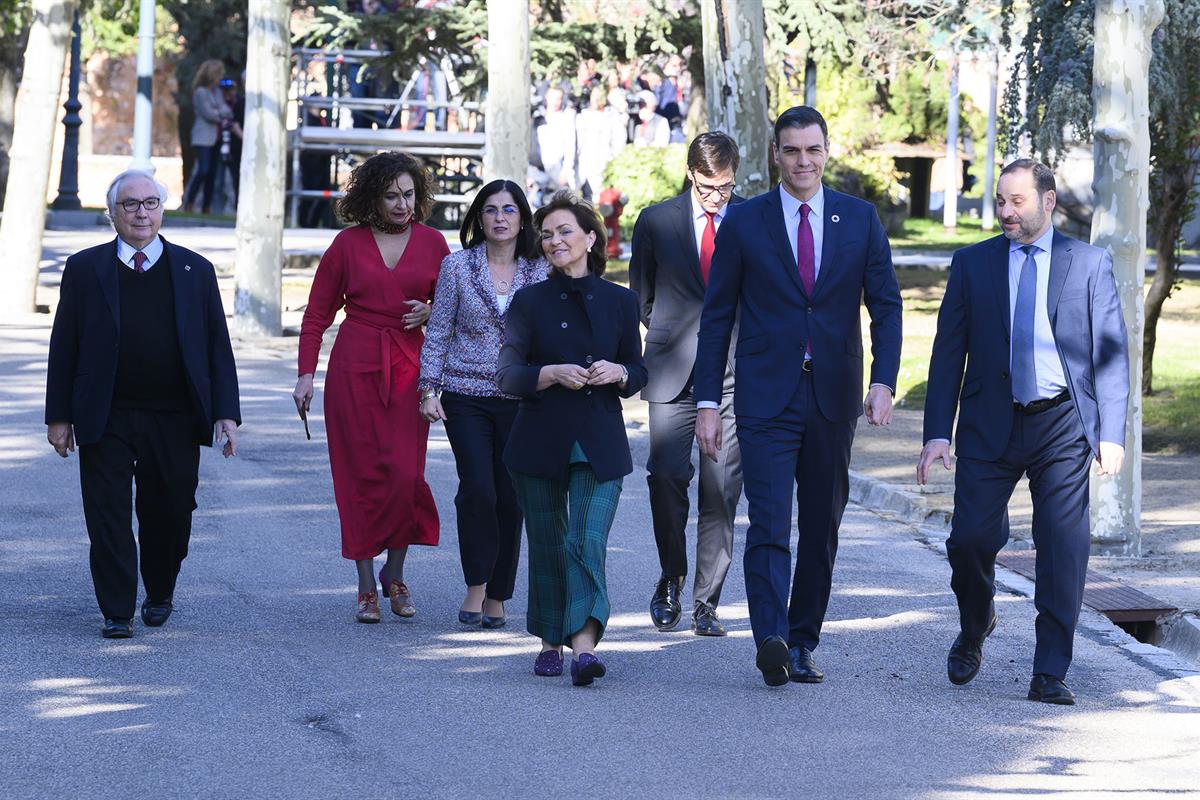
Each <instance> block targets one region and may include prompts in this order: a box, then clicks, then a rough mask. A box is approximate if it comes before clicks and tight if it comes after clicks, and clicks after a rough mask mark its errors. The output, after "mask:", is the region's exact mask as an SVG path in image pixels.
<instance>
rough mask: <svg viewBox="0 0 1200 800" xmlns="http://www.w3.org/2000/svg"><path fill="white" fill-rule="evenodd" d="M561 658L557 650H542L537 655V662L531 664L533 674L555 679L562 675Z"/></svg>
mask: <svg viewBox="0 0 1200 800" xmlns="http://www.w3.org/2000/svg"><path fill="white" fill-rule="evenodd" d="M562 667H563V657H562V653H560V652H558V651H557V650H543V651H542V652H541V653H538V657H537V661H534V662H533V674H534V675H540V676H542V677H543V678H555V677H558V676H559V675H562Z"/></svg>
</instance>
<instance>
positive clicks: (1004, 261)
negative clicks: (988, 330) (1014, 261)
mask: <svg viewBox="0 0 1200 800" xmlns="http://www.w3.org/2000/svg"><path fill="white" fill-rule="evenodd" d="M1008 248H1009V241H1008V238H1007V237H1004V236H998V237H996V249H995V252H994V253H993V254H992V258H991V264H990V266H989V271H990V272H991V273H992V297H994V298H997V299H998V300H999V304H998V306H997V309H998V310H999V312H1000V319H1001V320H1002V321H1003V323H1004V341H1005V342H1006V343H1007V342H1009V341H1010V340H1011V338H1012V312H1011V311H1010V308H1011V306H1010V301H1009V298H1008Z"/></svg>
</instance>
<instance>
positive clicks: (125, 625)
mask: <svg viewBox="0 0 1200 800" xmlns="http://www.w3.org/2000/svg"><path fill="white" fill-rule="evenodd" d="M100 635H101V636H103V637H104V638H105V639H128V638H130V637H131V636H133V620H131V619H109V618H107V617H106V618H105V619H104V627H103V628H101V629H100Z"/></svg>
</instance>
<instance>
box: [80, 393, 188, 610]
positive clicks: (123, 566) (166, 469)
mask: <svg viewBox="0 0 1200 800" xmlns="http://www.w3.org/2000/svg"><path fill="white" fill-rule="evenodd" d="M199 469H200V447H199V446H198V445H197V444H196V421H195V417H194V416H193V415H192V414H190V413H173V412H163V411H137V410H127V409H116V408H114V409H113V411H112V413H111V414H110V415H109V418H108V427H107V428H106V429H105V431H104V435H103V436H102V437H101V438H100V441H98V442H96V443H95V444H88V445H83V446H81V447H80V448H79V483H80V488H81V490H82V494H83V516H84V519H85V520H86V522H87V531H88V539H90V540H91V556H90V560H91V566H92V583H93V584H94V585H95V588H96V600H97V602H99V604H100V611H101V612H102V613H103V614H104V616H105V617H110V618H113V619H131V618H132V617H133V615H134V611H135V609H136V607H137V576H138V544H135V542H134V535H133V512H134V510H135V508H136V510H137V520H138V533H137V543H140V545H141V573H142V583H143V584H144V586H145V588H146V597H147V598H148V599H150V600H152V601H161V600H165V599H167V598H169V597H171V596H172V595H173V594H174V593H175V580H176V578H177V577H178V576H179V567H180V565H181V564H182V563H183V559H184V558H186V557H187V552H188V540H189V538H190V537H191V533H192V512H193V511H195V510H196V484H197V481H198V479H199ZM134 486H135V487H136V489H137V501H136V504H135V502H134V499H133V494H132V493H131V492H130V489H131V487H134Z"/></svg>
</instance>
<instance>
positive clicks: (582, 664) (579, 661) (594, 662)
mask: <svg viewBox="0 0 1200 800" xmlns="http://www.w3.org/2000/svg"><path fill="white" fill-rule="evenodd" d="M603 677H604V662H603V661H601V660H600V659H598V658H596V657H595V656H594V655H592V654H591V653H584V654H582V655H581V656H579V658H576V659H573V660H572V661H571V683H573V684H575V685H576V686H591V685H592V681H594V680H595V679H596V678H603Z"/></svg>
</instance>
